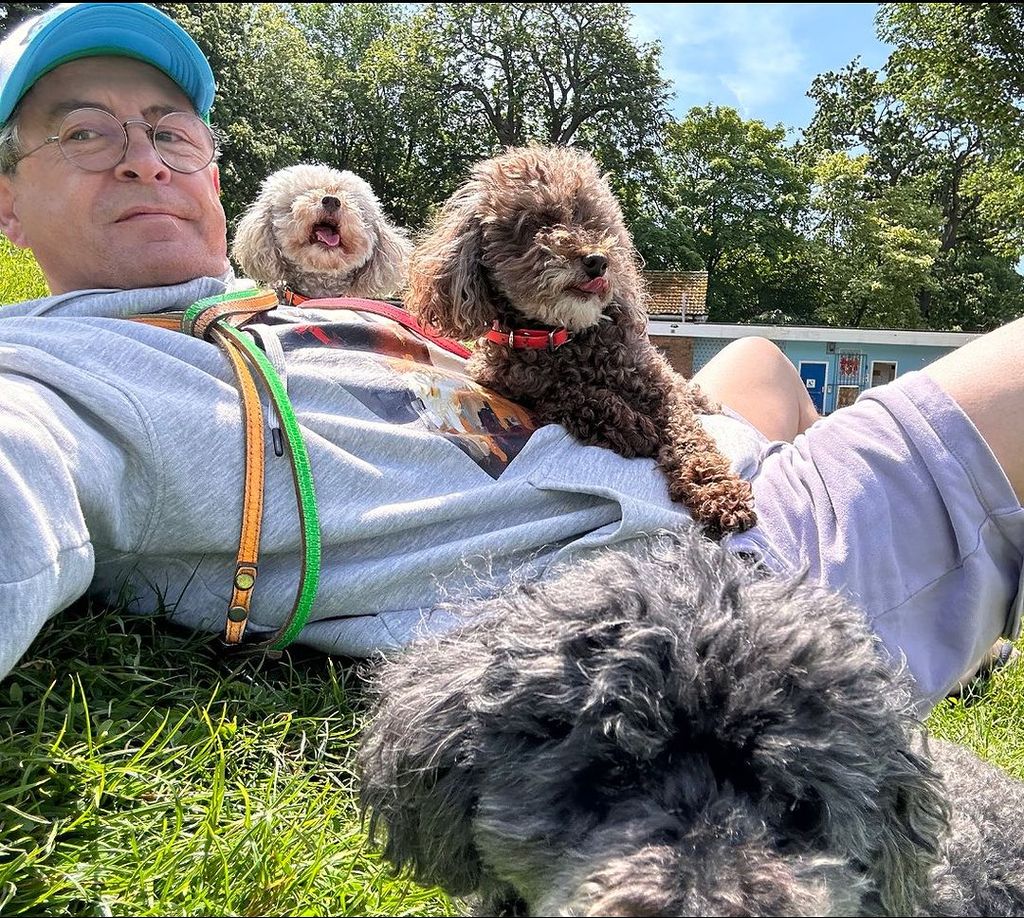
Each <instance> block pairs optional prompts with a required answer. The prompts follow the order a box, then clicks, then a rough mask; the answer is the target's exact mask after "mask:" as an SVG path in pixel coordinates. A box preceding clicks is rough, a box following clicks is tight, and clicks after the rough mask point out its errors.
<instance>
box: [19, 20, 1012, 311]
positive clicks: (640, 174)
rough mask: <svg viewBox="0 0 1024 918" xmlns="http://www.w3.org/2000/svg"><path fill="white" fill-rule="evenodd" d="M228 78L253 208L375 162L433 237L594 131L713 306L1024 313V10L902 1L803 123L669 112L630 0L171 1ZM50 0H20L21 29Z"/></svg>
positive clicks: (225, 89) (230, 151)
mask: <svg viewBox="0 0 1024 918" xmlns="http://www.w3.org/2000/svg"><path fill="white" fill-rule="evenodd" d="M157 5H158V6H159V7H160V8H161V9H163V10H164V11H165V12H167V13H168V14H169V15H171V16H173V17H174V18H176V19H177V20H178V21H179V22H181V24H182V25H183V26H184V27H185V28H186V29H187V30H188V31H189V32H190V34H192V35H193V37H194V38H195V39H196V41H197V43H198V44H199V46H200V47H201V48H202V49H203V51H204V52H205V53H206V54H207V56H208V57H209V59H210V62H211V65H212V67H213V70H214V74H215V76H216V79H217V82H218V93H217V100H216V103H215V105H214V109H213V120H214V123H215V125H216V126H217V129H218V131H219V133H220V136H221V138H222V140H223V152H222V157H221V160H220V163H221V171H222V174H223V187H224V204H225V209H226V211H227V213H228V217H229V225H231V224H233V223H234V221H235V220H237V218H238V216H239V215H240V214H241V212H242V210H243V209H244V208H245V206H246V205H247V204H248V202H249V201H251V200H252V199H253V198H254V197H255V195H256V192H257V189H258V188H259V185H260V183H261V181H262V180H263V179H264V178H265V177H266V176H267V175H268V174H269V173H271V172H273V171H274V170H276V169H279V168H281V167H283V166H286V165H291V164H293V163H296V162H304V161H308V162H324V163H328V164H330V165H333V166H336V167H337V168H341V169H351V170H353V171H355V172H357V173H359V174H360V175H362V176H363V177H364V178H365V179H366V180H367V181H369V182H370V184H371V185H372V186H373V188H374V190H375V191H376V192H377V194H378V196H379V197H380V199H381V201H382V203H383V204H384V207H385V209H386V210H387V211H388V212H389V213H390V214H391V216H392V217H393V218H394V219H396V220H397V221H398V222H399V223H401V224H403V225H405V226H407V227H409V228H410V229H412V230H414V231H415V230H418V229H420V228H421V227H423V226H424V225H425V224H426V223H427V221H428V220H429V218H430V216H431V214H432V213H433V212H434V210H435V209H436V208H437V207H438V206H439V205H440V204H441V203H442V202H443V201H444V200H445V198H446V197H447V196H448V195H449V194H450V193H451V192H452V191H453V190H454V189H455V188H456V187H457V185H458V184H459V183H460V182H461V181H463V179H464V178H465V177H466V176H467V174H468V172H469V169H470V167H471V165H472V164H473V163H474V162H475V161H477V160H479V159H481V158H484V157H487V156H490V155H493V154H494V153H496V152H498V151H499V150H501V149H502V148H503V147H505V146H508V145H521V144H526V143H530V142H540V143H547V144H573V145H576V146H579V147H582V148H584V149H587V150H590V151H591V152H593V154H594V155H595V156H596V157H597V159H598V160H599V162H600V163H601V164H602V166H603V167H604V168H605V169H606V170H607V172H608V175H609V178H610V180H611V182H612V184H613V187H614V188H615V190H616V192H617V194H618V196H619V199H620V201H621V202H622V205H623V210H624V212H625V214H626V218H627V222H628V223H629V226H630V229H631V231H632V232H633V235H634V239H635V241H636V244H637V248H638V251H639V252H640V253H641V255H642V257H643V258H644V259H645V261H646V264H647V266H648V267H650V268H656V269H665V270H668V269H683V270H687V269H706V270H707V271H708V272H709V275H710V285H709V306H710V317H711V318H712V319H713V320H728V321H773V322H800V323H824V324H848V325H880V326H889V327H897V328H935V329H965V330H984V329H987V328H991V327H993V326H995V325H997V324H1000V323H1002V322H1005V321H1006V320H1008V319H1009V318H1012V317H1014V316H1016V315H1017V314H1019V313H1020V312H1021V307H1020V302H1021V295H1022V293H1024V291H1022V278H1021V276H1020V274H1019V273H1018V271H1017V265H1018V263H1019V262H1020V261H1021V259H1022V258H1024V149H1022V141H1021V137H1022V128H1024V4H1016V3H970V4H968V3H948V4H922V3H885V4H880V5H879V9H878V15H877V25H878V31H879V35H880V37H881V38H883V39H884V40H885V41H887V42H889V43H890V44H891V45H892V47H893V51H892V54H891V55H890V57H889V60H888V61H887V62H886V64H885V66H884V67H882V68H880V69H879V70H873V69H871V68H868V67H865V66H863V65H862V64H861V63H860V62H859V61H858V60H854V61H851V62H850V63H849V64H848V65H847V66H846V67H844V68H840V69H839V70H836V71H833V72H829V73H823V74H820V75H818V76H817V77H816V78H815V79H814V80H813V81H812V83H811V85H810V87H809V88H808V95H809V96H810V98H811V99H812V100H813V101H814V104H815V112H814V115H813V118H812V119H811V121H810V123H809V124H808V125H807V126H806V128H805V129H804V130H803V131H801V132H796V131H795V130H793V126H788V127H787V126H783V125H766V124H764V123H762V122H760V121H758V120H756V119H744V118H743V117H741V116H740V114H739V113H738V112H736V111H735V110H732V109H729V108H726V107H722V106H713V105H710V104H709V105H706V106H703V107H696V108H693V109H691V110H690V111H689V112H688V113H687V114H686V115H685V116H682V117H680V118H673V117H672V116H671V115H670V109H669V103H670V101H671V85H670V84H669V83H668V82H667V81H666V80H665V79H664V77H663V76H662V62H661V47H660V45H659V43H658V42H656V41H654V42H644V41H641V40H639V39H637V38H636V37H635V35H634V33H633V30H632V28H631V13H630V10H629V7H628V5H626V4H619V3H460V4H454V3H425V4H414V5H410V4H400V3H381V4H375V3H348V4H334V3H307V4H292V3H220V4H213V3H159V4H157ZM47 6H48V4H40V3H9V4H5V5H4V8H3V14H5V15H3V17H2V18H0V35H2V34H3V33H4V32H6V31H7V30H9V29H10V28H11V27H13V26H14V25H16V24H17V23H18V22H20V21H21V20H22V19H23V18H24V17H25V16H28V15H32V14H34V13H35V12H37V11H38V10H40V9H43V8H46V7H47Z"/></svg>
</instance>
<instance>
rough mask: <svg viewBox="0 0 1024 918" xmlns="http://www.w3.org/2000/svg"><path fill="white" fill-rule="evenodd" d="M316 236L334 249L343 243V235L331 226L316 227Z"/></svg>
mask: <svg viewBox="0 0 1024 918" xmlns="http://www.w3.org/2000/svg"><path fill="white" fill-rule="evenodd" d="M316 238H317V239H319V240H320V241H321V242H322V243H323V244H324V245H326V246H330V247H331V248H332V249H333V248H337V247H338V246H339V245H341V236H339V235H338V231H337V230H333V229H331V228H330V227H329V226H318V227H317V228H316Z"/></svg>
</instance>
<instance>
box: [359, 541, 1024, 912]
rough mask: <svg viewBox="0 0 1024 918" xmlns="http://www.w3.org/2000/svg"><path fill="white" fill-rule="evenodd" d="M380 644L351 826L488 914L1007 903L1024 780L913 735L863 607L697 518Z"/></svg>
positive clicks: (1011, 901) (906, 703) (1018, 883)
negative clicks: (446, 623) (415, 634)
mask: <svg viewBox="0 0 1024 918" xmlns="http://www.w3.org/2000/svg"><path fill="white" fill-rule="evenodd" d="M473 614H474V619H473V621H472V623H470V624H468V625H465V626H463V627H462V628H461V629H460V630H458V631H457V632H455V633H453V634H451V635H450V636H447V637H444V638H439V639H436V640H433V641H430V642H427V643H423V644H420V645H419V646H416V647H414V648H413V649H411V650H409V651H407V652H406V654H405V655H404V656H402V657H400V658H399V659H398V660H396V661H395V662H393V663H391V664H390V665H389V666H387V667H386V668H385V669H384V671H383V673H382V675H381V677H380V683H379V685H378V689H379V691H380V699H379V705H378V710H377V712H376V717H375V719H374V721H373V722H372V724H371V725H370V726H369V727H368V729H367V733H366V736H365V740H364V744H363V748H362V750H361V752H360V768H361V774H362V803H363V805H364V807H366V808H369V810H370V811H371V813H372V818H371V829H372V830H376V829H379V828H380V827H382V826H383V827H386V829H387V843H386V855H387V857H388V858H390V859H391V861H392V862H393V863H394V864H396V865H398V866H401V867H409V868H411V871H412V873H413V875H414V877H415V878H416V880H418V881H419V882H421V883H424V884H439V885H441V886H443V887H444V888H445V889H447V890H448V891H449V892H451V893H452V894H454V895H458V896H464V895H470V894H475V895H476V896H477V911H478V913H480V914H488V915H526V914H530V915H634V916H639V915H854V914H871V915H874V914H886V915H916V914H938V915H1010V914H1013V915H1022V914H1024V855H1022V840H1024V817H1022V815H1021V800H1022V793H1021V792H1022V788H1024V785H1021V784H1019V783H1017V782H1014V781H1011V780H1010V779H1009V778H1008V777H1006V776H1005V775H1004V774H1003V773H1001V772H1000V771H998V770H996V769H995V768H993V767H991V766H989V765H987V764H985V763H984V762H982V761H980V760H979V759H978V758H976V757H975V756H974V755H972V754H971V753H968V752H966V751H965V750H963V749H960V748H957V747H954V746H952V745H949V744H947V743H944V742H937V741H932V742H931V743H925V742H924V740H923V737H922V731H921V727H920V725H919V723H918V721H916V720H915V718H914V714H913V709H912V707H911V697H910V693H909V691H908V687H907V682H906V680H905V679H903V678H902V677H899V676H897V675H895V674H894V672H893V670H892V669H891V668H890V666H889V665H887V664H886V663H885V662H884V660H883V658H882V656H881V654H880V653H879V652H878V649H877V647H876V643H875V640H874V638H873V637H872V635H871V633H870V632H869V630H868V629H867V627H866V625H865V623H864V620H863V617H862V616H861V614H860V613H859V612H857V611H856V610H855V609H853V608H852V607H851V606H849V605H848V604H847V603H845V602H844V601H843V600H841V599H839V598H837V597H835V596H833V595H830V594H826V593H824V592H822V591H821V590H820V589H815V588H813V587H811V586H809V585H806V584H801V583H799V582H796V581H791V580H785V581H784V580H780V579H778V578H772V577H769V578H766V577H762V576H759V575H758V574H756V573H755V572H754V571H753V570H752V568H751V567H750V566H749V565H748V564H747V563H745V562H744V561H742V560H741V559H738V558H736V557H734V556H732V555H730V554H729V553H727V552H726V551H724V550H722V549H721V548H719V547H718V546H716V545H714V544H712V543H711V542H709V541H708V540H706V539H702V538H701V537H699V536H696V537H695V536H694V535H681V536H678V537H671V538H669V537H665V538H661V539H657V540H653V541H651V542H650V543H646V544H643V545H638V546H636V547H635V548H634V549H633V550H632V551H631V552H627V551H621V550H620V551H616V552H609V553H607V554H605V555H604V556H603V557H601V558H598V559H596V560H594V561H591V562H588V563H586V564H577V565H576V566H575V567H574V568H572V569H571V570H568V571H567V572H566V573H564V574H562V575H561V576H560V578H558V579H554V580H552V581H549V582H546V583H543V584H539V585H531V586H527V587H524V588H521V589H519V590H518V591H510V592H509V594H508V595H506V596H504V597H502V598H500V599H497V600H494V601H491V602H489V603H487V604H485V605H484V606H483V607H482V608H479V607H478V608H477V609H475V610H473Z"/></svg>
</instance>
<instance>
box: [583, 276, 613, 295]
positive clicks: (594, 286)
mask: <svg viewBox="0 0 1024 918" xmlns="http://www.w3.org/2000/svg"><path fill="white" fill-rule="evenodd" d="M576 289H577V290H584V291H586V292H587V293H604V292H605V290H607V289H608V281H606V280H605V279H604V278H603V277H595V278H594V279H593V280H591V281H587V282H586V283H585V284H580V285H579V286H578V287H577V288H576Z"/></svg>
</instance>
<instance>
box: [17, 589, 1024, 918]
mask: <svg viewBox="0 0 1024 918" xmlns="http://www.w3.org/2000/svg"><path fill="white" fill-rule="evenodd" d="M366 710H367V703H366V699H365V698H364V693H363V687H362V683H361V681H360V679H359V675H358V672H357V670H356V668H355V667H354V666H353V665H352V664H345V663H343V662H340V661H338V660H332V659H330V658H327V657H324V656H321V655H318V654H312V653H305V652H301V651H300V652H298V653H297V654H296V655H294V656H287V655H286V656H285V658H284V659H283V660H282V661H280V662H276V663H275V662H268V661H265V660H264V661H260V660H256V659H247V658H239V657H231V658H224V657H222V656H221V655H220V653H219V651H218V650H217V648H216V645H215V642H214V640H213V639H212V638H209V637H206V636H202V637H200V636H195V635H184V634H181V633H179V632H177V631H173V630H171V629H170V628H169V627H168V626H166V625H164V624H162V623H161V622H160V621H159V620H158V619H156V618H146V617H136V616H131V615H126V614H123V613H122V612H121V611H119V610H117V609H104V610H95V609H92V608H90V607H89V606H87V605H86V604H85V603H79V604H78V605H76V606H75V607H74V608H73V609H72V610H70V611H68V612H65V613H63V614H62V615H60V616H58V618H57V619H55V620H54V622H52V623H51V624H50V625H49V626H48V627H47V628H46V629H45V630H44V632H43V633H42V634H41V635H40V637H39V638H38V640H37V641H36V642H35V644H34V645H33V648H32V650H31V651H30V652H29V654H28V655H27V656H26V657H25V658H24V660H23V661H22V662H21V663H20V665H19V666H18V667H17V668H16V669H15V670H14V671H13V673H12V674H11V675H10V676H9V677H8V678H7V679H6V680H5V681H4V682H3V683H0V723H2V725H3V726H2V727H0V731H2V732H0V913H3V914H5V915H20V914H50V915H56V914H60V915H81V916H85V915H263V914H270V915H427V916H432V915H454V914H458V913H459V912H460V910H461V905H460V903H456V902H452V901H451V900H449V899H448V898H446V897H445V896H444V895H443V894H441V893H439V892H438V891H436V890H424V889H420V888H419V887H417V886H415V885H414V884H412V883H410V882H409V881H408V880H406V879H404V878H402V879H397V878H395V877H394V876H393V875H392V874H391V873H390V872H389V870H388V869H387V867H386V865H384V864H383V863H382V862H381V860H380V858H379V854H378V851H377V849H376V847H375V846H374V845H372V844H371V843H370V842H369V841H368V840H367V838H366V835H365V831H364V829H363V827H362V825H361V822H360V819H359V814H358V811H357V808H356V803H355V796H354V789H353V785H354V778H353V774H352V763H353V755H354V752H355V749H356V744H357V741H358V734H359V730H360V727H361V725H362V723H363V720H364V718H365V716H366ZM1022 718H1024V666H1017V667H1011V668H1009V669H1007V670H1005V671H1002V672H999V673H997V674H996V675H995V676H994V677H993V679H992V680H991V682H990V684H989V686H988V687H987V689H986V690H985V692H984V693H983V694H982V695H980V696H979V697H977V698H976V699H973V700H971V701H970V702H969V703H968V704H966V705H965V704H963V703H960V702H956V703H944V704H943V705H941V706H940V707H939V708H938V709H937V710H936V712H935V713H934V714H933V715H932V717H931V718H930V720H929V726H930V727H931V729H932V730H933V732H934V733H935V734H936V735H941V736H944V737H946V738H949V739H953V740H956V741H957V742H962V743H965V744H967V745H969V746H971V747H972V748H974V749H975V750H977V751H978V752H979V753H980V754H981V755H982V756H984V757H986V758H989V759H991V760H993V761H995V762H997V763H999V764H1001V765H1003V766H1004V767H1006V768H1007V769H1008V770H1010V771H1011V772H1013V773H1014V774H1016V775H1018V776H1021V777H1024V730H1021V728H1020V724H1021V723H1022V722H1024V720H1022Z"/></svg>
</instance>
